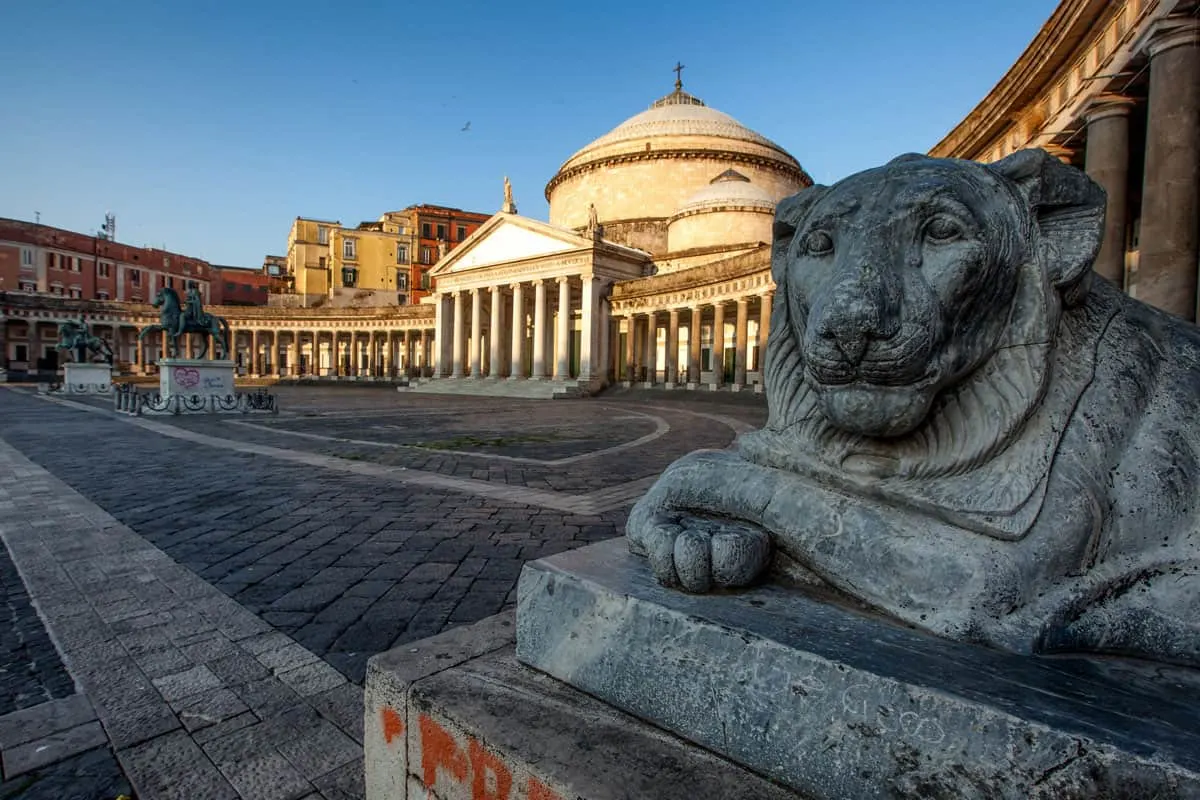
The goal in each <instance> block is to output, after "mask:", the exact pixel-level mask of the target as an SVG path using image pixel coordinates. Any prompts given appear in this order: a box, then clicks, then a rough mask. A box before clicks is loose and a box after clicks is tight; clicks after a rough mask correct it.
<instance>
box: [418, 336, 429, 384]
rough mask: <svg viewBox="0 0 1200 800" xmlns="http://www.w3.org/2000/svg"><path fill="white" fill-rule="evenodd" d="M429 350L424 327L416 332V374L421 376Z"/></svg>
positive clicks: (427, 359)
mask: <svg viewBox="0 0 1200 800" xmlns="http://www.w3.org/2000/svg"><path fill="white" fill-rule="evenodd" d="M429 352H430V347H429V339H428V337H427V336H426V331H425V329H424V328H421V331H420V333H418V334H417V355H418V357H417V363H416V365H415V366H416V368H417V373H416V374H417V375H421V376H423V375H424V373H425V368H426V366H427V362H428V361H429Z"/></svg>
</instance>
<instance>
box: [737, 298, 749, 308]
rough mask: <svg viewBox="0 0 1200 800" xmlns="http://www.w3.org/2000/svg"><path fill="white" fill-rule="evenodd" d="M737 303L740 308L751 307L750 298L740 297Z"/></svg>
mask: <svg viewBox="0 0 1200 800" xmlns="http://www.w3.org/2000/svg"><path fill="white" fill-rule="evenodd" d="M736 302H737V304H738V305H739V306H748V305H750V298H749V297H746V296H742V297H739V298H738V299H737V301H736Z"/></svg>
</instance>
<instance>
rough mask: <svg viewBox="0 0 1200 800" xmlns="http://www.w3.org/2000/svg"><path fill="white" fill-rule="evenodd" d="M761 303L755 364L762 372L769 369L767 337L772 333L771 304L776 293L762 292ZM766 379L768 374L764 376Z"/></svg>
mask: <svg viewBox="0 0 1200 800" xmlns="http://www.w3.org/2000/svg"><path fill="white" fill-rule="evenodd" d="M758 297H759V301H760V302H761V305H760V306H759V309H758V363H757V364H755V366H756V367H757V368H758V371H759V372H760V373H762V372H766V369H767V337H768V336H770V335H771V306H772V305H773V304H774V302H775V293H774V292H766V293H764V294H760V295H759V296H758ZM763 380H764V381H765V380H766V376H765V375H764V376H763Z"/></svg>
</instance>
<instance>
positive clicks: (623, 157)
mask: <svg viewBox="0 0 1200 800" xmlns="http://www.w3.org/2000/svg"><path fill="white" fill-rule="evenodd" d="M667 158H670V159H701V158H703V159H711V160H714V161H732V162H734V163H737V164H749V165H751V166H755V167H760V168H762V169H766V170H770V171H772V172H778V173H781V174H783V175H789V176H791V177H793V178H796V179H797V180H799V181H800V183H801V185H802V186H803V187H804V188H807V187H809V186H812V183H813V180H812V177H810V176H809V174H808V173H807V172H805V171H804V168H803V167H800V166H794V165H792V164H788V163H785V162H782V161H780V160H779V159H776V158H769V157H767V156H765V155H755V154H753V153H743V152H740V151H737V150H726V149H721V150H710V149H706V148H700V147H685V148H668V149H661V150H649V151H639V152H631V153H619V154H615V155H611V156H602V157H600V158H597V159H596V160H594V161H587V162H585V163H582V164H578V165H576V166H573V167H565V168H563V169H562V170H559V172H558V173H557V174H556V175H555V176H554V177H553V178H551V179H550V182H549V183H547V184H546V192H545V194H546V200H547V201H549V200H550V195H551V194H552V193H553V192H554V190H555V189H556V188H558V186H559V184H561V183H563V182H564V181H567V180H570V179H571V178H574V177H575V176H577V175H583V174H584V173H588V172H594V171H596V170H600V169H605V168H607V167H612V166H615V165H617V164H633V163H637V162H639V161H658V160H660V159H667Z"/></svg>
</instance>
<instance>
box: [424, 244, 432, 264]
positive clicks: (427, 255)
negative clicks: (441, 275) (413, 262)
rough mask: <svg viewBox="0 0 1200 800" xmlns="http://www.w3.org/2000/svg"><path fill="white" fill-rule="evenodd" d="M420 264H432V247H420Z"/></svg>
mask: <svg viewBox="0 0 1200 800" xmlns="http://www.w3.org/2000/svg"><path fill="white" fill-rule="evenodd" d="M421 263H422V264H432V263H433V248H432V247H422V248H421Z"/></svg>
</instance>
